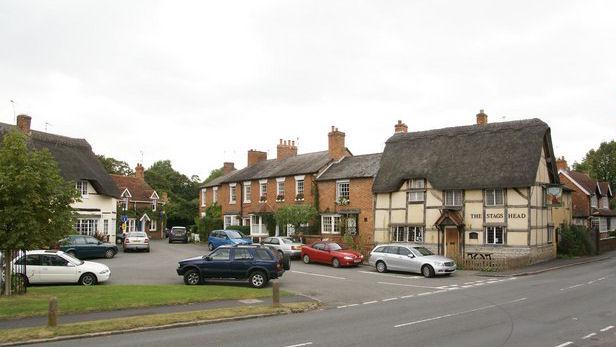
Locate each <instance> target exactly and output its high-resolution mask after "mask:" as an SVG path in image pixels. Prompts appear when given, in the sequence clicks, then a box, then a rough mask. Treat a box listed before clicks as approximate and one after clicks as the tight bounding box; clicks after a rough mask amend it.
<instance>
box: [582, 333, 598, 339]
mask: <svg viewBox="0 0 616 347" xmlns="http://www.w3.org/2000/svg"><path fill="white" fill-rule="evenodd" d="M595 335H597V333H590V334H588V335H586V336H584V337H582V340H587V339H589V338H591V337H593V336H595Z"/></svg>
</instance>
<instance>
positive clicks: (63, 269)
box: [41, 254, 78, 283]
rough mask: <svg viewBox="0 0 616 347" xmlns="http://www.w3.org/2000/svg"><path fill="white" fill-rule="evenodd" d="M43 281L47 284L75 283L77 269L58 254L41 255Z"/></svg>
mask: <svg viewBox="0 0 616 347" xmlns="http://www.w3.org/2000/svg"><path fill="white" fill-rule="evenodd" d="M41 279H42V281H43V282H45V283H75V282H77V279H78V278H77V268H76V267H75V265H73V264H72V263H70V262H69V261H68V260H66V259H64V258H62V257H60V256H58V255H57V254H43V255H41Z"/></svg>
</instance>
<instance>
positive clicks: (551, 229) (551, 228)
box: [547, 225, 554, 243]
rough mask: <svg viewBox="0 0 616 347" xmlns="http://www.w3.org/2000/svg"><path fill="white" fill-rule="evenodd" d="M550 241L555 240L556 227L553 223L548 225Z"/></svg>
mask: <svg viewBox="0 0 616 347" xmlns="http://www.w3.org/2000/svg"><path fill="white" fill-rule="evenodd" d="M547 240H548V243H552V242H554V227H553V226H551V225H548V237H547Z"/></svg>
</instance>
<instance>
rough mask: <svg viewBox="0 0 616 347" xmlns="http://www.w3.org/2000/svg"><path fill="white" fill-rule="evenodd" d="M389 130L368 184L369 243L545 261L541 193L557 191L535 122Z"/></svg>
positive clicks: (549, 245)
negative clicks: (371, 208) (371, 199)
mask: <svg viewBox="0 0 616 347" xmlns="http://www.w3.org/2000/svg"><path fill="white" fill-rule="evenodd" d="M476 117H477V119H476V120H477V122H476V124H474V125H471V126H460V127H452V128H444V129H437V130H429V131H420V132H408V131H407V129H406V128H404V127H401V129H397V131H396V133H395V134H394V135H393V136H392V137H390V138H389V139H388V140H387V142H386V146H385V151H384V152H383V155H382V159H381V163H380V168H379V171H378V173H377V175H376V178H375V182H374V189H373V190H374V193H375V195H376V204H375V235H374V238H375V241H376V242H377V243H378V242H390V241H391V242H416V243H421V244H424V245H425V246H426V247H428V248H431V249H432V250H433V251H434V252H436V253H438V254H444V255H447V256H451V257H460V256H462V255H471V256H476V255H478V254H479V255H482V256H483V255H485V256H490V257H495V258H498V257H511V256H516V255H529V256H530V258H531V261H532V262H538V261H541V260H545V259H549V258H553V257H555V255H556V244H555V242H554V241H555V234H554V227H553V222H552V216H551V209H550V208H549V207H548V206H549V204H548V201H547V199H546V192H547V189H548V188H550V187H552V186H556V187H558V186H559V185H560V181H559V178H558V172H557V168H556V161H555V157H554V153H553V150H552V140H551V135H550V128H549V127H548V125H547V124H546V123H544V122H543V121H541V120H539V119H529V120H521V121H511V122H501V123H493V124H488V121H487V118H488V116H487V115H486V114H485V113H484V112H483V111H481V112H480V113H479V114H477V116H476Z"/></svg>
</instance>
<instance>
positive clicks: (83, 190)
mask: <svg viewBox="0 0 616 347" xmlns="http://www.w3.org/2000/svg"><path fill="white" fill-rule="evenodd" d="M75 188H76V189H77V191H78V192H79V194H81V196H82V197H84V196H87V195H88V181H86V180H80V181H77V182H75Z"/></svg>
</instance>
